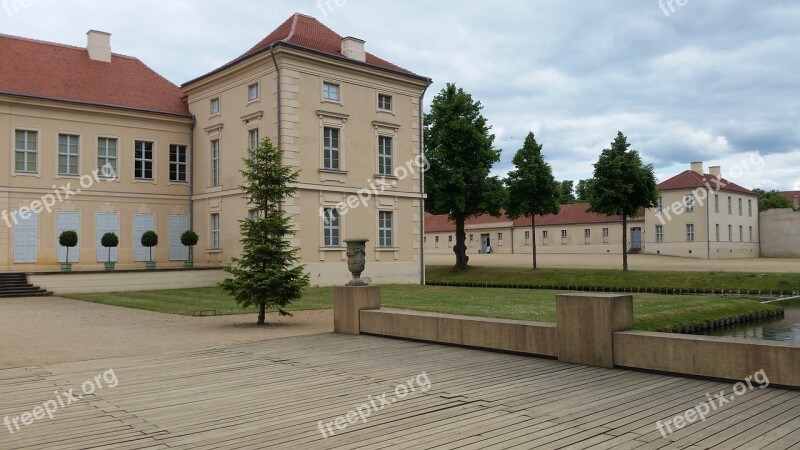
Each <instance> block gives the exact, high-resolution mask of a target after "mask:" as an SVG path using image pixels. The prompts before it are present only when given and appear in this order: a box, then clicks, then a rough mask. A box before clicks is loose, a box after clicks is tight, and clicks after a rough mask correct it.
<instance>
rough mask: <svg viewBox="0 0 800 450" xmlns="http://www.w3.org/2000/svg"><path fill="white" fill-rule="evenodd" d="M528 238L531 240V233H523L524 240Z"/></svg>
mask: <svg viewBox="0 0 800 450" xmlns="http://www.w3.org/2000/svg"><path fill="white" fill-rule="evenodd" d="M530 238H531V232H530V231H526V232H525V239H526V240H528V239H530Z"/></svg>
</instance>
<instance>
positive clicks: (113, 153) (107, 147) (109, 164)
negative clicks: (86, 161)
mask: <svg viewBox="0 0 800 450" xmlns="http://www.w3.org/2000/svg"><path fill="white" fill-rule="evenodd" d="M97 169H98V170H99V171H100V172H99V174H100V176H103V177H109V178H110V177H114V176H115V175H116V173H117V140H116V139H111V138H98V139H97Z"/></svg>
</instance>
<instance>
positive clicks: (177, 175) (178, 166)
mask: <svg viewBox="0 0 800 450" xmlns="http://www.w3.org/2000/svg"><path fill="white" fill-rule="evenodd" d="M187 167H188V165H187V161H186V146H185V145H170V146H169V181H176V182H186V168H187Z"/></svg>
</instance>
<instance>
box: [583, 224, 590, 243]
mask: <svg viewBox="0 0 800 450" xmlns="http://www.w3.org/2000/svg"><path fill="white" fill-rule="evenodd" d="M591 241H592V230H591V229H590V228H584V229H583V243H584V244H589V243H590V242H591Z"/></svg>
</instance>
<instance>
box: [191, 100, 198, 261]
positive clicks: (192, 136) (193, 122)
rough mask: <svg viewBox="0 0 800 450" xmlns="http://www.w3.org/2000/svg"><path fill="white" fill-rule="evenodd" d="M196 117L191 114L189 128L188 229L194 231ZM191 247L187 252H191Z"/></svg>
mask: <svg viewBox="0 0 800 450" xmlns="http://www.w3.org/2000/svg"><path fill="white" fill-rule="evenodd" d="M196 126H197V117H195V115H194V114H192V126H191V127H190V128H189V229H190V230H194V128H195V127H196ZM191 250H192V249H191V247H190V248H189V251H191Z"/></svg>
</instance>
